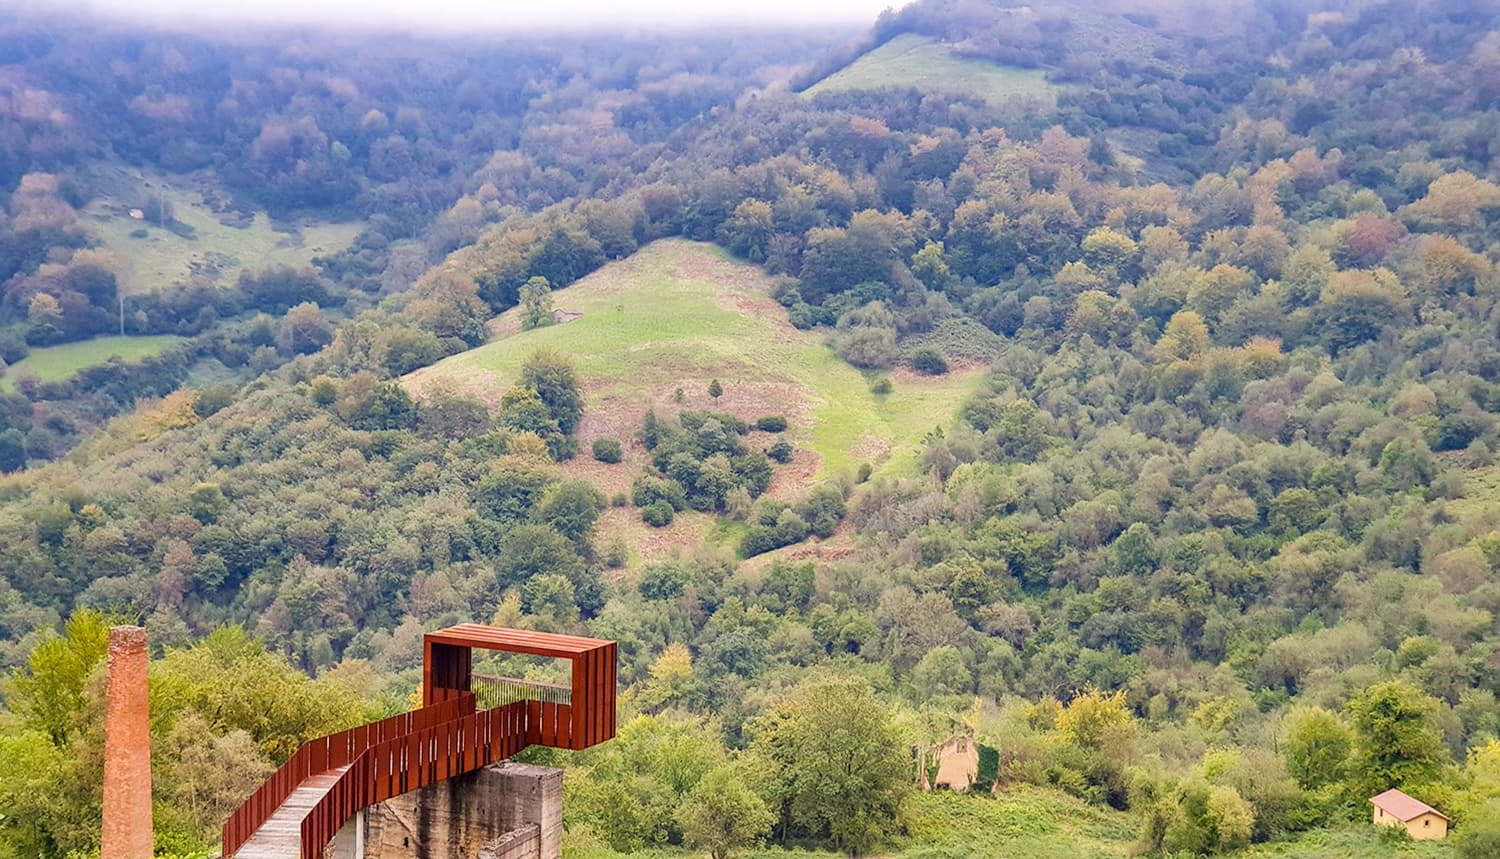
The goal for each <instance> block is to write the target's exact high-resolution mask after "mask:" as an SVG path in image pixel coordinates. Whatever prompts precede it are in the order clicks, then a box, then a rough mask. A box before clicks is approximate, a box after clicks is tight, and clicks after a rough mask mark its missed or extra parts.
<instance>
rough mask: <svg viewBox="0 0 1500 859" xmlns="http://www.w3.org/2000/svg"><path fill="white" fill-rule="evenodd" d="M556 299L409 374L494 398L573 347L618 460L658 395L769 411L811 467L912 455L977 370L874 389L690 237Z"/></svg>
mask: <svg viewBox="0 0 1500 859" xmlns="http://www.w3.org/2000/svg"><path fill="white" fill-rule="evenodd" d="M553 300H554V304H555V306H556V307H557V309H558V310H559V311H561V312H563V313H564V314H566V315H568V316H573V315H574V314H581V315H578V316H576V318H572V320H571V321H568V322H562V323H558V324H556V325H551V326H548V327H545V328H539V329H534V330H531V331H516V332H514V333H510V334H507V335H503V336H501V337H500V338H499V339H497V340H495V341H493V342H491V343H488V344H486V345H484V346H481V347H479V348H477V349H471V350H469V351H467V352H463V353H461V354H458V355H454V356H452V357H450V358H447V359H445V360H443V361H440V362H438V363H437V364H434V365H432V366H431V367H424V368H422V369H420V370H417V371H416V372H414V373H412V374H411V375H410V376H408V377H407V379H408V382H409V384H410V385H411V386H412V387H413V388H414V389H415V390H417V391H419V392H420V391H426V390H430V389H432V387H433V386H443V385H448V386H453V387H455V388H457V389H459V390H461V391H464V392H467V393H470V394H472V395H476V396H479V397H480V398H482V399H485V400H486V401H488V402H491V403H497V402H498V401H499V398H500V396H501V395H502V394H503V393H504V392H505V390H506V389H507V388H508V387H510V385H511V384H513V383H514V382H515V379H516V377H517V375H518V373H519V370H520V367H521V364H522V363H523V362H524V361H525V360H526V358H527V357H528V356H530V355H531V353H532V352H534V351H535V350H537V349H555V350H557V351H560V352H565V353H567V354H569V355H571V356H572V357H573V359H574V361H575V362H576V363H577V365H578V369H579V373H580V376H581V377H582V381H583V387H584V391H585V394H586V405H585V409H586V411H585V414H584V420H583V424H582V425H581V426H580V427H579V438H580V441H581V442H582V444H583V450H585V451H587V449H588V445H589V443H590V442H592V440H593V439H596V438H600V437H606V436H607V437H613V438H619V439H621V440H622V441H627V448H628V450H627V461H629V460H630V459H632V458H633V459H635V460H636V461H642V460H644V458H645V451H644V449H641V448H639V447H638V446H637V445H631V444H629V443H628V442H629V440H630V439H632V437H633V436H635V435H638V434H639V431H640V427H641V420H642V419H643V418H644V416H645V413H646V411H647V409H649V408H653V407H654V408H656V409H658V410H660V411H664V412H671V411H672V410H674V409H679V408H688V409H713V410H716V411H724V412H730V413H733V414H735V415H738V416H739V417H742V418H745V419H748V420H754V419H755V418H757V417H761V416H763V415H771V414H777V415H784V416H785V417H787V419H788V420H789V421H790V423H791V428H790V429H789V430H788V431H787V432H786V433H784V434H783V435H784V437H786V438H787V439H788V440H789V441H790V442H792V444H793V445H795V446H796V447H798V448H803V449H806V450H810V451H811V453H812V454H814V455H815V456H816V462H810V461H803V462H802V463H801V469H800V470H801V471H802V472H803V473H804V474H805V476H806V477H808V478H809V479H816V478H822V477H827V476H830V475H833V474H836V473H838V472H840V471H845V470H851V471H852V470H854V469H855V468H857V467H858V466H859V465H860V464H861V463H864V462H869V463H871V465H872V466H874V467H875V468H876V469H877V472H878V471H889V470H895V469H900V468H908V467H911V466H913V465H914V464H915V462H916V457H917V454H918V452H919V451H920V441H921V439H922V436H923V435H924V434H925V433H927V432H928V431H930V430H932V429H933V428H934V427H938V426H945V425H947V424H949V423H950V422H951V421H952V419H953V415H954V413H955V412H956V410H957V409H958V407H959V406H960V405H961V404H962V403H963V401H964V400H965V398H967V396H968V395H969V394H970V393H971V392H973V391H974V389H975V388H976V387H977V385H978V384H979V381H980V379H981V377H982V371H981V369H979V368H966V369H961V370H957V371H955V372H951V373H949V374H947V375H945V376H939V377H936V378H928V377H923V376H918V375H916V374H914V373H909V372H907V371H904V370H897V371H893V372H892V373H891V374H890V378H891V381H892V384H893V387H894V390H893V392H892V393H891V394H887V395H876V394H873V393H871V392H870V385H871V383H872V382H873V381H874V379H876V378H878V377H879V375H881V374H870V373H863V372H861V371H859V370H857V369H855V368H854V367H852V366H850V365H849V364H847V363H845V362H844V361H843V360H842V359H840V358H839V357H838V356H837V355H835V354H834V352H833V350H832V349H830V348H829V347H828V346H827V345H825V344H824V343H823V342H822V340H821V339H820V338H819V335H817V334H814V333H811V332H806V331H798V330H797V329H795V328H793V327H792V326H791V325H790V324H789V323H787V321H786V312H785V311H784V310H783V309H782V307H781V306H780V305H779V304H777V303H776V302H775V301H773V300H771V298H770V279H769V278H768V277H767V276H766V275H765V274H764V273H763V272H762V271H761V270H760V269H759V268H757V267H755V266H752V265H748V264H745V263H741V262H737V261H735V260H733V259H731V258H730V256H729V255H728V254H727V253H725V252H724V251H723V250H721V249H719V248H717V247H715V246H713V245H710V244H704V243H699V242H690V241H686V240H680V239H667V240H663V241H658V242H655V243H653V244H651V245H649V246H647V247H645V248H643V249H641V251H640V252H638V253H636V254H635V255H633V256H631V257H630V258H628V259H625V260H621V261H619V262H616V263H612V264H610V265H608V266H606V267H604V268H603V269H601V270H600V271H598V272H595V273H594V274H592V275H590V276H588V277H586V278H584V279H583V280H580V281H579V282H578V283H576V284H574V285H573V286H570V287H568V288H567V289H563V290H559V291H557V292H555V293H553ZM514 313H515V311H511V312H510V313H509V314H507V316H509V315H511V314H514ZM507 321H508V320H505V319H502V320H501V323H500V325H499V326H498V327H500V328H501V330H505V329H506V328H507V326H506V324H505V323H506V322H507ZM509 327H511V328H513V327H514V326H509ZM714 379H718V380H719V382H720V383H721V384H722V386H723V388H724V393H723V396H722V397H720V398H718V399H717V400H716V399H714V398H712V397H710V396H709V394H708V386H709V383H710V382H711V381H712V380H714ZM679 389H680V390H681V391H682V396H681V399H680V400H679V399H678V396H677V391H678V390H679ZM756 435H757V436H764V437H765V438H767V439H768V438H770V436H769V435H768V434H760V433H757V434H756ZM585 455H586V454H585ZM632 455H633V456H632ZM793 464H794V465H797V464H798V463H797V461H796V460H794V463H793Z"/></svg>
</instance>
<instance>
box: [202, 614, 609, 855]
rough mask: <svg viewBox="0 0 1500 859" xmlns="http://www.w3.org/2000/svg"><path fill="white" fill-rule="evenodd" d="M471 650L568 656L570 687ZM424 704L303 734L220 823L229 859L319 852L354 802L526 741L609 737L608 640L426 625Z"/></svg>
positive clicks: (449, 772)
mask: <svg viewBox="0 0 1500 859" xmlns="http://www.w3.org/2000/svg"><path fill="white" fill-rule="evenodd" d="M474 647H480V648H487V649H491V650H503V651H508V652H512V653H529V654H533V655H537V656H548V657H553V658H559V659H568V660H570V661H571V662H572V678H573V685H572V686H570V687H568V686H558V685H554V684H547V683H531V682H528V681H524V680H516V679H511V678H483V679H485V680H488V681H496V682H490V683H488V687H489V691H490V692H491V693H492V694H501V695H504V696H505V698H504V699H503V700H502V701H501V702H487V703H499V706H494V707H491V708H490V709H486V710H478V711H476V699H475V696H474V692H473V690H472V686H473V681H474V679H475V678H474V674H473V670H472V666H473V656H472V649H473V648H474ZM424 650H425V654H424V666H423V672H422V700H423V702H424V704H425V706H423V707H422V709H420V710H413V711H412V712H410V713H403V714H401V715H399V716H393V717H391V718H389V719H385V720H383V721H380V722H375V723H372V724H369V725H361V726H359V727H358V728H351V729H350V730H347V731H342V732H340V733H337V734H334V735H332V736H328V737H321V738H319V739H316V740H313V741H312V742H309V743H305V744H303V746H302V747H301V748H299V749H298V750H297V753H296V754H294V755H293V756H292V758H291V760H289V761H287V762H286V763H285V764H283V765H282V767H281V768H280V769H278V770H277V771H276V773H275V774H274V775H272V776H271V778H269V779H267V780H266V782H265V784H263V785H261V787H260V788H259V789H258V790H257V791H256V792H255V793H253V794H251V795H250V798H249V799H247V800H246V801H245V803H244V804H243V805H241V806H240V807H239V809H237V810H236V811H235V813H234V814H233V815H232V816H231V817H230V818H229V820H228V821H227V822H225V824H224V833H223V855H224V857H226V859H295V858H296V857H300V859H321V857H322V856H323V852H324V850H325V849H326V848H327V846H328V842H329V841H331V840H332V839H333V837H334V835H336V834H338V831H339V830H340V829H341V828H343V826H344V824H345V823H347V822H348V821H349V819H350V818H351V817H353V816H354V815H355V814H357V813H358V812H359V811H360V810H361V809H364V808H368V807H369V806H371V805H374V804H376V803H379V802H384V801H385V800H387V799H390V798H391V797H393V796H400V795H401V794H403V793H406V792H407V791H411V790H416V789H417V788H420V787H424V786H426V785H429V784H433V783H436V782H439V781H442V780H444V779H448V778H452V777H454V776H458V775H462V774H464V773H467V772H472V771H474V770H476V769H479V768H480V767H483V766H486V765H488V764H490V763H493V762H495V761H500V760H505V759H506V758H509V757H511V756H512V755H514V754H516V753H517V752H519V751H521V750H522V749H524V748H526V747H527V746H529V745H545V746H552V747H554V748H560V749H584V748H588V747H589V746H592V745H594V744H596V743H601V742H603V741H605V740H608V739H610V738H611V737H613V736H614V735H615V658H616V648H615V643H614V642H613V641H604V640H602V639H597V638H581V637H578V636H572V635H549V634H547V633H540V632H528V631H523V630H512V629H500V628H497V627H488V626H479V625H477V624H464V625H462V626H455V627H451V628H449V629H445V630H441V631H439V632H433V633H428V634H427V636H426V642H425V647H424Z"/></svg>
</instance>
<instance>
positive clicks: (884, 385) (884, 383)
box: [870, 376, 891, 395]
mask: <svg viewBox="0 0 1500 859" xmlns="http://www.w3.org/2000/svg"><path fill="white" fill-rule="evenodd" d="M890 392H891V380H890V379H887V378H885V377H884V376H882V377H880V378H879V379H876V380H875V384H873V385H871V386H870V393H872V394H879V395H885V394H889V393H890Z"/></svg>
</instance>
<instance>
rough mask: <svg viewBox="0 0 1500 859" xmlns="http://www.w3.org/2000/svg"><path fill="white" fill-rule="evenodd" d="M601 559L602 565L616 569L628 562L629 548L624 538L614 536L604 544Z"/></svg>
mask: <svg viewBox="0 0 1500 859" xmlns="http://www.w3.org/2000/svg"><path fill="white" fill-rule="evenodd" d="M618 497H621V498H623V497H624V495H623V494H621V495H620V496H618ZM601 559H602V560H603V561H604V566H606V567H609V568H610V569H612V570H618V569H620V568H621V567H623V566H625V565H626V564H627V563H629V562H630V549H629V548H628V547H626V545H625V541H624V540H621V539H620V538H619V537H616V538H615V539H613V540H611V541H610V542H609V543H607V544H606V545H605V546H604V552H603V555H602V556H601Z"/></svg>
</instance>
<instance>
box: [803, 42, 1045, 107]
mask: <svg viewBox="0 0 1500 859" xmlns="http://www.w3.org/2000/svg"><path fill="white" fill-rule="evenodd" d="M887 87H915V88H916V89H919V90H922V91H923V92H939V91H944V92H950V91H958V92H963V93H968V94H973V95H977V96H979V97H981V98H983V99H985V100H987V101H992V102H993V101H1001V100H1004V99H1006V98H1010V97H1013V96H1037V97H1041V98H1046V99H1049V100H1050V99H1051V98H1052V97H1053V96H1054V95H1055V94H1056V92H1057V87H1056V86H1054V85H1052V84H1050V83H1048V82H1047V79H1046V76H1045V74H1044V73H1043V72H1041V71H1040V70H1038V69H1021V68H1015V67H1011V66H1002V65H1000V64H998V63H992V62H988V61H986V60H979V59H970V58H966V57H960V56H958V55H957V54H955V53H954V52H953V49H952V48H950V47H948V46H947V45H944V44H942V43H940V42H937V41H936V40H934V39H931V38H929V37H926V36H918V35H916V34H914V33H902V34H901V35H899V36H897V37H896V38H894V39H891V40H890V41H889V42H886V43H885V44H883V45H881V46H880V47H878V48H876V49H875V50H873V51H870V52H869V53H867V54H865V55H863V56H861V57H860V58H859V59H857V60H855V61H854V62H853V63H851V64H849V65H848V66H846V67H845V68H843V69H840V70H839V71H837V72H835V73H833V74H831V75H829V76H828V77H826V78H824V79H823V80H821V81H818V82H817V83H816V84H813V85H812V86H811V87H808V89H807V90H806V91H805V92H804V93H803V94H804V95H807V96H809V97H810V96H815V95H817V94H819V93H824V92H845V91H849V90H871V89H885V88H887Z"/></svg>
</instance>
